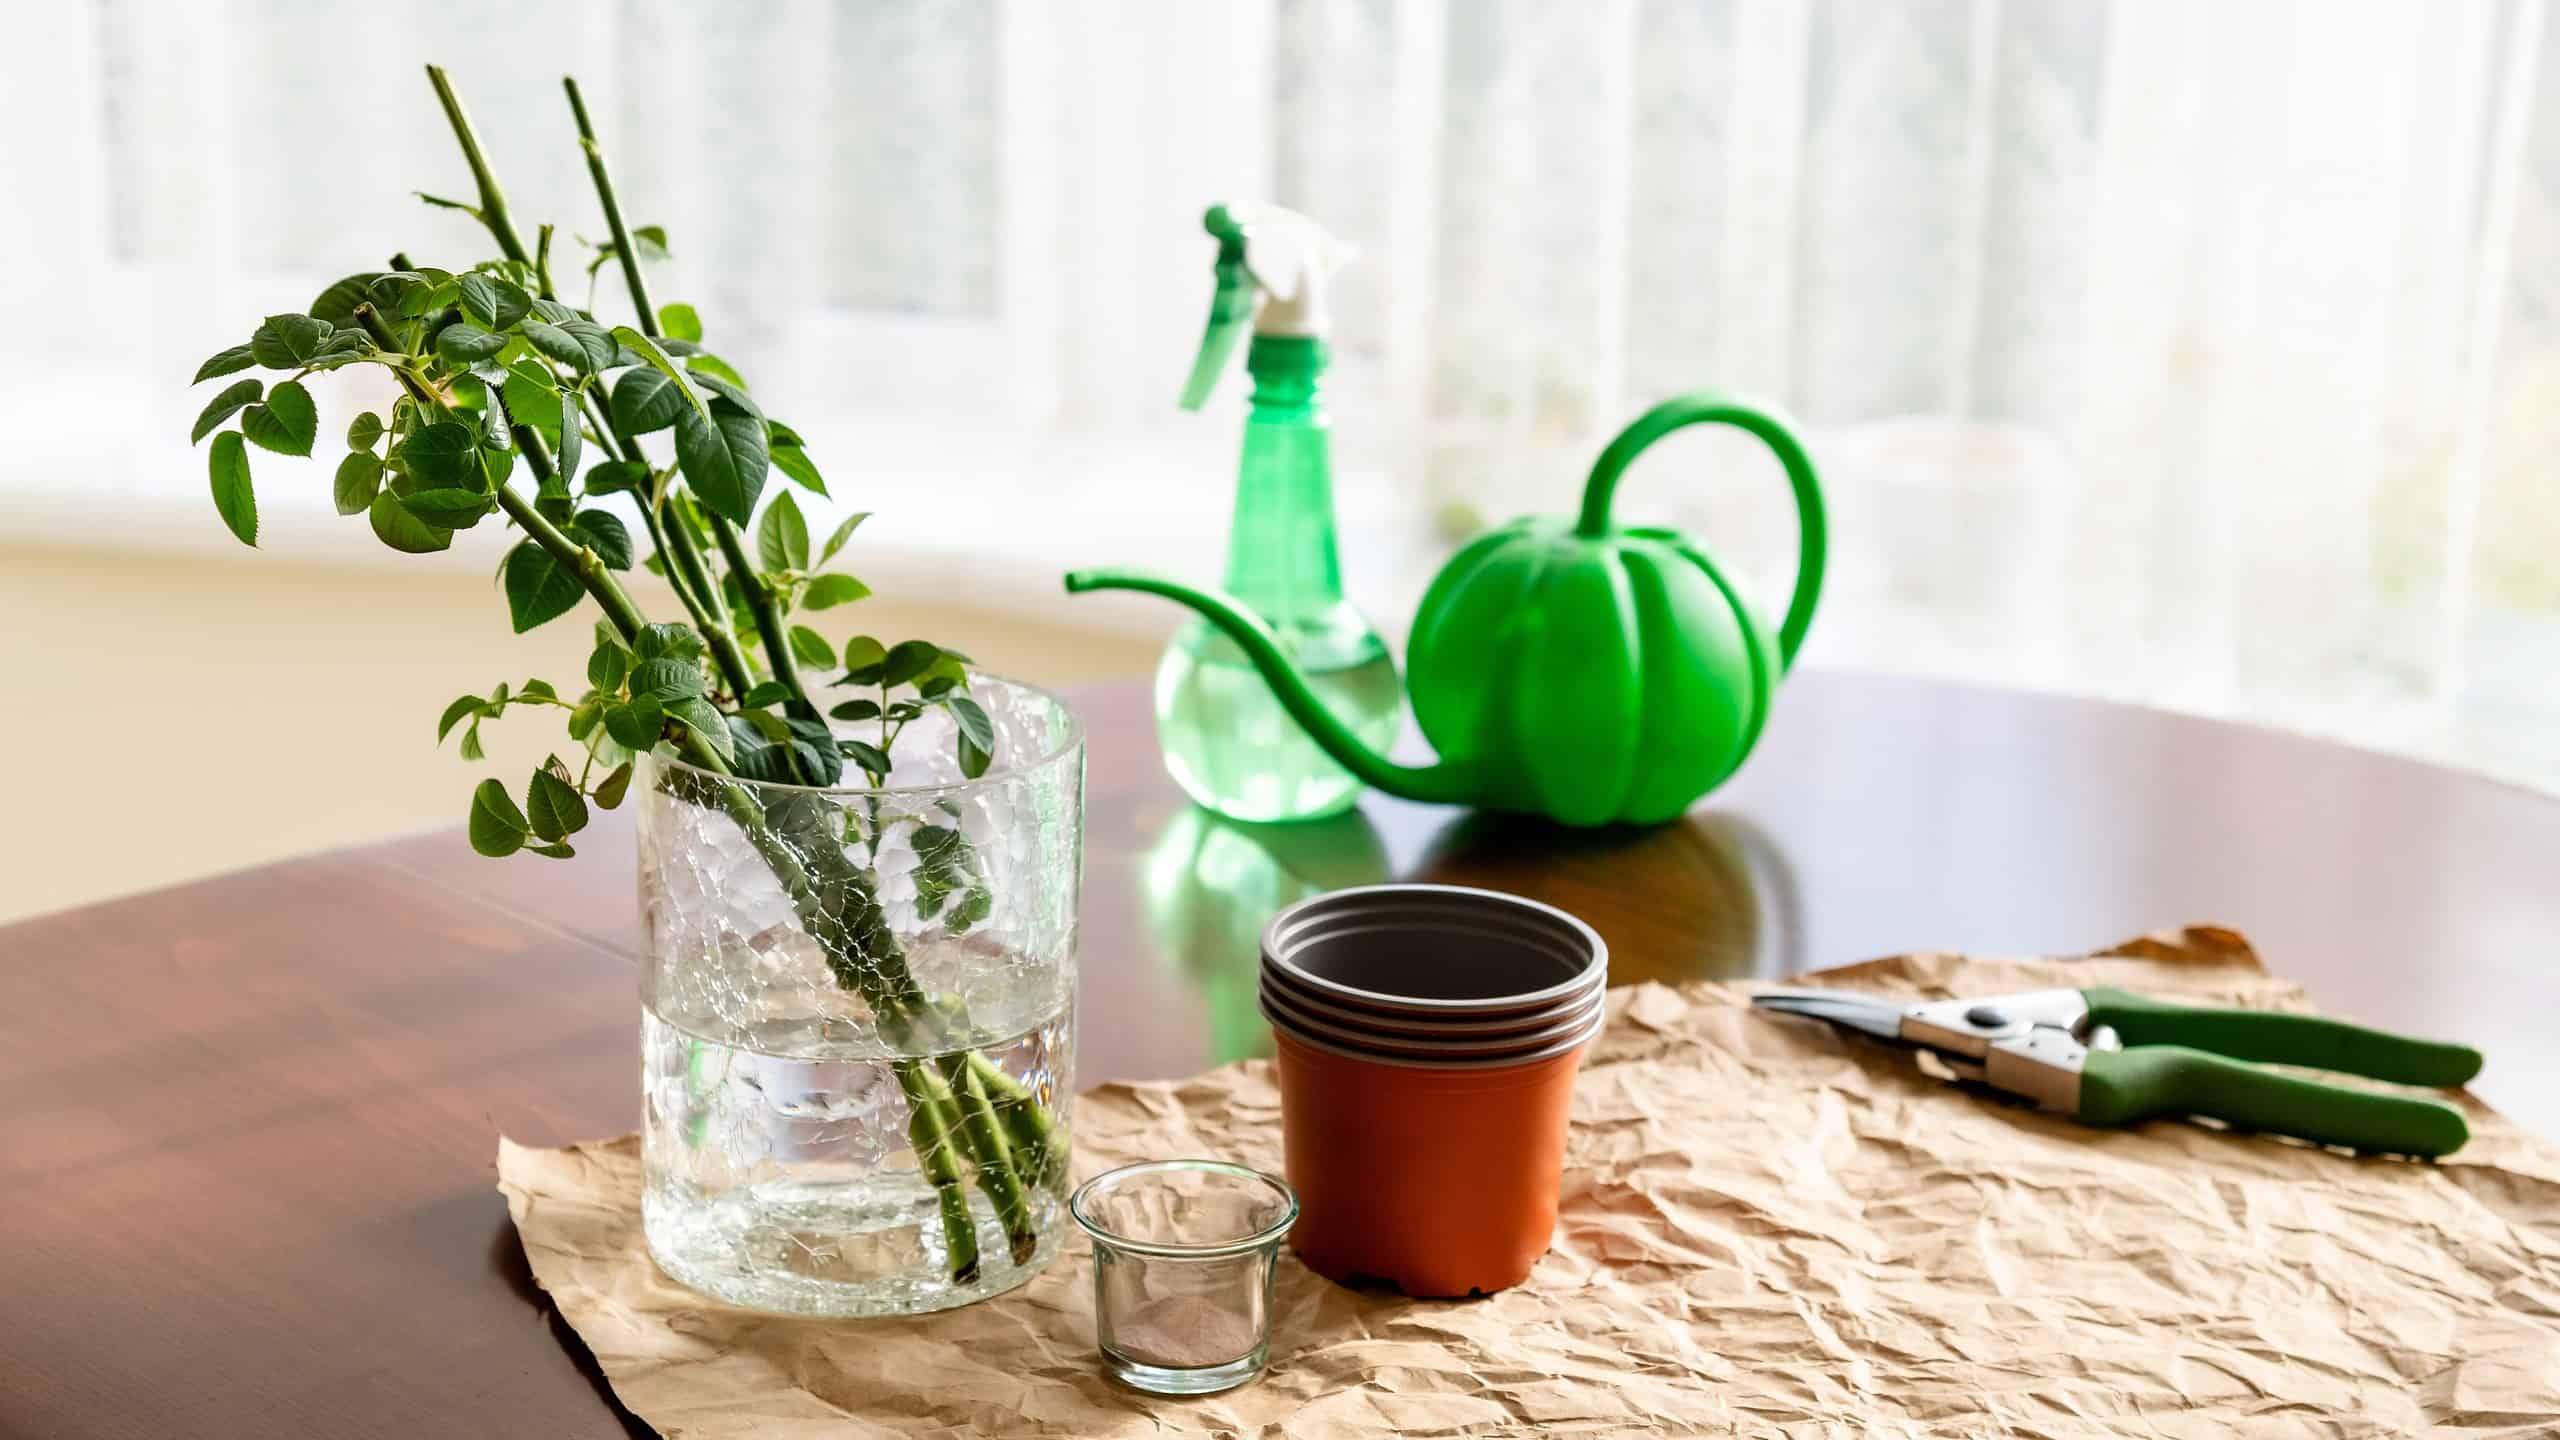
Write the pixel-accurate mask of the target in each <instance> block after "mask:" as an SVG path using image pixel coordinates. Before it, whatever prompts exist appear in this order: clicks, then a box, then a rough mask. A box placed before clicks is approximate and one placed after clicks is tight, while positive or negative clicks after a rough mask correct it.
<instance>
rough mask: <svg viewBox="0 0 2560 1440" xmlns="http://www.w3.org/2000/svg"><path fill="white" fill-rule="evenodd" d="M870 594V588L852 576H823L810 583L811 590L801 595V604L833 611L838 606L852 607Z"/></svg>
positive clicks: (813, 608)
mask: <svg viewBox="0 0 2560 1440" xmlns="http://www.w3.org/2000/svg"><path fill="white" fill-rule="evenodd" d="M870 593H871V587H870V586H868V585H865V584H863V583H862V582H861V581H859V580H856V579H855V578H853V577H852V576H850V575H821V576H819V577H818V578H817V579H815V580H812V581H810V582H809V588H808V589H807V590H806V591H803V592H802V593H801V596H800V603H801V604H803V605H805V606H807V607H808V608H810V609H812V610H832V609H834V608H835V607H837V606H838V605H850V604H852V603H853V602H854V601H856V600H860V599H862V598H863V597H864V596H866V595H869V594H870Z"/></svg>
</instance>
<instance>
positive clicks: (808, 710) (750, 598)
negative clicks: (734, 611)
mask: <svg viewBox="0 0 2560 1440" xmlns="http://www.w3.org/2000/svg"><path fill="white" fill-rule="evenodd" d="M710 522H711V538H712V539H714V540H716V541H718V542H719V544H720V553H721V555H722V556H724V557H725V558H726V559H727V560H728V562H729V574H730V577H731V578H732V579H735V580H736V581H737V582H738V589H739V591H740V592H741V593H743V594H744V595H745V596H746V597H747V611H748V613H750V614H752V615H754V616H755V617H756V634H757V635H758V636H759V637H760V638H762V639H763V641H764V660H765V664H766V665H767V666H769V667H771V669H772V670H773V678H774V679H776V680H779V681H781V682H782V683H783V685H784V686H785V687H787V688H788V689H789V690H790V691H791V698H790V699H789V700H788V701H786V702H785V703H784V706H783V708H784V709H786V710H788V711H790V712H791V713H792V714H794V715H797V716H799V717H801V718H802V719H804V720H815V719H817V718H818V707H817V704H816V702H814V701H812V700H811V699H810V698H809V687H808V685H807V684H806V683H805V682H803V681H802V680H801V678H800V665H799V662H798V661H797V660H795V659H794V658H793V657H792V654H791V637H790V635H789V634H788V633H787V632H785V631H784V629H783V626H782V609H781V607H780V606H778V605H775V604H774V603H773V591H772V590H770V589H768V588H767V587H766V585H765V583H764V579H763V577H761V576H759V575H757V574H756V567H755V562H754V561H752V560H750V559H748V558H747V542H746V538H745V537H744V536H742V535H740V534H739V533H738V527H737V526H735V525H732V524H730V523H729V518H728V517H727V516H725V515H713V516H711V517H710Z"/></svg>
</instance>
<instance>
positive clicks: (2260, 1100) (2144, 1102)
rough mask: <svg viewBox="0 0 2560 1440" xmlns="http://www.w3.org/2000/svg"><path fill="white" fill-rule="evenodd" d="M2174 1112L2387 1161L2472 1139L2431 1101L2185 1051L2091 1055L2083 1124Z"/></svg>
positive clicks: (2457, 1119) (2084, 1080) (2083, 1081)
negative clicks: (2385, 1156)
mask: <svg viewBox="0 0 2560 1440" xmlns="http://www.w3.org/2000/svg"><path fill="white" fill-rule="evenodd" d="M2178 1115H2206V1116H2210V1117H2212V1118H2214V1119H2216V1120H2225V1121H2229V1122H2230V1123H2232V1124H2234V1125H2240V1126H2244V1127H2246V1128H2248V1129H2252V1130H2266V1131H2271V1132H2273V1133H2275V1134H2278V1135H2293V1136H2297V1137H2299V1138H2301V1139H2304V1140H2316V1141H2318V1142H2320V1143H2321V1144H2323V1145H2343V1146H2346V1147H2347V1148H2349V1149H2352V1150H2364V1151H2372V1152H2376V1153H2383V1154H2392V1155H2422V1156H2428V1157H2433V1156H2438V1155H2450V1154H2452V1153H2453V1152H2454V1151H2456V1150H2459V1149H2461V1148H2462V1147H2463V1145H2464V1143H2465V1142H2467V1141H2469V1140H2470V1138H2471V1127H2470V1125H2469V1124H2468V1123H2466V1122H2465V1121H2464V1120H2463V1118H2462V1112H2461V1111H2459V1110H2456V1109H2454V1108H2453V1107H2452V1106H2450V1105H2444V1104H2439V1103H2438V1102H2436V1101H2433V1100H2421V1099H2417V1098H2415V1097H2413V1096H2405V1095H2384V1094H2378V1093H2375V1092H2373V1091H2367V1090H2349V1089H2347V1088H2345V1087H2343V1086H2338V1085H2324V1084H2322V1083H2320V1082H2319V1081H2317V1080H2305V1079H2302V1078H2300V1077H2298V1076H2293V1075H2286V1074H2282V1073H2279V1072H2277V1071H2274V1070H2267V1069H2262V1068H2260V1067H2259V1066H2256V1065H2252V1064H2250V1063H2249V1062H2247V1061H2245V1060H2233V1059H2228V1058H2226V1057H2224V1056H2221V1055H2212V1054H2207V1053H2206V1052H2204V1051H2202V1050H2195V1049H2190V1048H2188V1047H2187V1046H2184V1045H2145V1046H2142V1047H2141V1048H2139V1049H2134V1050H2092V1051H2090V1052H2089V1056H2088V1061H2087V1063H2086V1064H2085V1065H2084V1066H2083V1068H2082V1069H2081V1072H2080V1118H2081V1119H2083V1120H2085V1121H2088V1122H2089V1123H2090V1124H2092V1125H2131V1124H2134V1123H2136V1122H2138V1121H2143V1120H2149V1119H2152V1118H2154V1117H2157V1116H2178Z"/></svg>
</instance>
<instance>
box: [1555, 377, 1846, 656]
mask: <svg viewBox="0 0 2560 1440" xmlns="http://www.w3.org/2000/svg"><path fill="white" fill-rule="evenodd" d="M1684 425H1732V426H1735V427H1737V428H1739V429H1743V430H1748V431H1750V432H1751V433H1752V434H1753V435H1755V436H1758V437H1759V439H1760V443H1761V444H1763V445H1766V446H1768V447H1769V449H1770V451H1771V452H1772V453H1774V454H1775V455H1776V456H1777V457H1778V463H1779V464H1781V465H1784V466H1785V467H1786V468H1787V484H1788V485H1789V486H1791V487H1793V489H1794V490H1795V495H1796V535H1797V540H1796V588H1795V594H1794V595H1792V596H1790V597H1789V598H1788V600H1787V618H1786V619H1785V620H1784V621H1782V622H1780V624H1779V626H1778V659H1779V664H1780V665H1781V666H1786V665H1791V664H1793V663H1794V662H1795V658H1796V647H1797V646H1799V645H1802V644H1803V643H1804V632H1805V631H1806V630H1807V629H1810V628H1811V627H1812V625H1813V605H1814V601H1815V600H1816V599H1818V598H1820V596H1821V594H1822V559H1823V548H1824V543H1825V537H1826V534H1827V531H1826V528H1825V526H1824V524H1823V515H1822V487H1821V484H1820V482H1819V481H1818V480H1817V479H1816V478H1815V476H1814V473H1813V461H1812V460H1811V459H1810V458H1808V457H1807V456H1806V455H1805V453H1804V446H1802V445H1800V444H1798V443H1797V442H1796V437H1795V434H1794V432H1792V431H1790V430H1789V429H1788V428H1787V427H1786V425H1785V424H1784V423H1782V422H1781V421H1779V420H1778V419H1777V418H1776V417H1775V416H1774V415H1772V414H1771V413H1770V412H1769V411H1766V410H1762V409H1759V408H1757V407H1755V406H1751V405H1746V404H1744V403H1742V402H1741V401H1738V400H1729V399H1726V398H1725V397H1724V396H1721V395H1714V394H1710V393H1708V392H1706V391H1697V392H1694V393H1691V394H1687V395H1679V396H1675V397H1673V398H1671V399H1669V400H1665V401H1663V402H1662V403H1661V404H1659V405H1656V406H1654V407H1653V408H1652V409H1650V410H1647V411H1646V412H1644V414H1642V415H1640V416H1638V417H1637V418H1636V421H1635V423H1634V424H1632V425H1629V426H1628V427H1627V428H1626V429H1624V430H1621V431H1619V432H1618V438H1617V439H1615V440H1612V441H1610V442H1609V448H1608V449H1606V450H1603V451H1601V452H1600V458H1599V459H1598V460H1597V461H1595V462H1593V464H1592V466H1591V480H1590V483H1589V484H1587V485H1585V486H1584V487H1583V491H1582V518H1581V520H1580V521H1579V522H1578V523H1577V524H1576V525H1575V526H1574V529H1575V531H1576V533H1578V534H1581V535H1584V536H1586V537H1589V538H1591V539H1595V540H1596V539H1598V538H1600V537H1601V536H1604V535H1606V534H1608V533H1609V528H1610V527H1609V501H1610V499H1611V497H1612V496H1613V495H1614V494H1615V493H1616V491H1617V488H1618V476H1619V474H1620V473H1621V472H1623V471H1624V470H1625V469H1626V468H1627V467H1628V466H1629V465H1632V464H1634V463H1635V459H1636V457H1637V456H1638V455H1641V454H1643V453H1644V450H1645V447H1646V446H1648V445H1651V444H1652V443H1653V442H1654V441H1656V440H1659V439H1661V438H1662V437H1663V436H1665V435H1668V434H1670V433H1671V432H1672V431H1674V430H1677V429H1679V428H1681V427H1682V426H1684Z"/></svg>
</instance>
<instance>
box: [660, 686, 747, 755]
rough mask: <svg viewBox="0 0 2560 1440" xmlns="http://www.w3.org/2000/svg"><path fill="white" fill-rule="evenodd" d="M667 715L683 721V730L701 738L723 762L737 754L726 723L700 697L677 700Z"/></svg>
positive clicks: (669, 707) (736, 748)
mask: <svg viewBox="0 0 2560 1440" xmlns="http://www.w3.org/2000/svg"><path fill="white" fill-rule="evenodd" d="M667 715H668V718H670V719H674V720H681V721H683V722H684V726H685V728H686V729H688V730H691V731H692V732H693V733H694V734H696V735H699V736H701V737H702V741H703V743H704V744H706V745H709V746H710V747H711V748H712V750H713V752H714V753H716V754H718V755H719V757H720V758H721V760H723V761H724V762H725V761H727V760H729V759H730V758H732V757H733V756H735V755H736V754H737V753H738V747H737V743H736V742H735V740H733V739H732V738H731V737H730V734H729V726H728V723H727V722H726V721H724V720H722V719H721V718H720V712H719V711H718V710H717V709H715V708H713V706H712V704H711V702H710V701H708V700H705V699H703V698H702V697H701V696H699V695H696V696H694V697H693V698H692V699H690V700H679V701H677V702H676V703H675V704H673V705H670V706H668V707H667Z"/></svg>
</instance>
